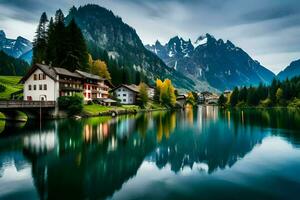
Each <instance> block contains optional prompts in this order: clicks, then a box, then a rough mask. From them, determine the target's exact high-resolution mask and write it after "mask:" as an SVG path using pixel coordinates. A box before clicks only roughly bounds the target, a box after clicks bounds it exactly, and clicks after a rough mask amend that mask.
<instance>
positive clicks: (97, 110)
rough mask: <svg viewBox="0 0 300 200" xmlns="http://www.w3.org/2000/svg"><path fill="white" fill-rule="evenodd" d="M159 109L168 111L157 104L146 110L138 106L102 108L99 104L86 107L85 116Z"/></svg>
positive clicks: (151, 104) (150, 105) (152, 104)
mask: <svg viewBox="0 0 300 200" xmlns="http://www.w3.org/2000/svg"><path fill="white" fill-rule="evenodd" d="M159 109H167V108H166V107H164V106H162V105H159V104H155V103H152V102H151V103H149V104H148V106H147V107H146V108H144V109H142V108H140V107H139V106H136V105H122V106H102V105H98V104H92V105H84V108H83V115H85V116H97V115H101V114H104V113H109V112H113V111H114V112H129V113H134V112H141V111H150V110H159Z"/></svg>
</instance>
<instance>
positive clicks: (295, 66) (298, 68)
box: [277, 59, 300, 80]
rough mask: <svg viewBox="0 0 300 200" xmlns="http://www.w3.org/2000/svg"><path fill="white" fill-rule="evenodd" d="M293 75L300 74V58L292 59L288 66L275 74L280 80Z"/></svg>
mask: <svg viewBox="0 0 300 200" xmlns="http://www.w3.org/2000/svg"><path fill="white" fill-rule="evenodd" d="M294 76H300V59H299V60H296V61H293V62H292V63H291V64H290V65H289V66H287V67H286V68H285V69H284V70H283V71H281V72H279V74H278V75H277V77H278V78H279V79H280V80H285V79H287V78H292V77H294Z"/></svg>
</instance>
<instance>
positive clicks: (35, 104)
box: [0, 100, 55, 108]
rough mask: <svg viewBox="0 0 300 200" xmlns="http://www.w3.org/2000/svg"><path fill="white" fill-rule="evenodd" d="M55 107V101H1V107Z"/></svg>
mask: <svg viewBox="0 0 300 200" xmlns="http://www.w3.org/2000/svg"><path fill="white" fill-rule="evenodd" d="M39 107H55V101H20V100H19V101H16V100H10V101H0V108H39Z"/></svg>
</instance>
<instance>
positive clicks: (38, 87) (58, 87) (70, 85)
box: [20, 64, 83, 101]
mask: <svg viewBox="0 0 300 200" xmlns="http://www.w3.org/2000/svg"><path fill="white" fill-rule="evenodd" d="M82 81H83V79H82V77H81V76H79V75H78V74H77V73H72V72H70V71H68V70H66V69H63V68H58V67H52V66H48V65H43V64H35V65H33V67H32V68H31V69H30V70H29V71H28V72H27V74H26V75H25V76H24V77H23V78H22V79H21V80H20V83H23V84H24V90H23V96H24V100H27V101H56V100H57V98H58V97H59V96H71V95H74V94H75V93H78V92H82V89H83V88H82Z"/></svg>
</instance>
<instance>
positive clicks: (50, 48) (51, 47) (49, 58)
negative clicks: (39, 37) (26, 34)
mask: <svg viewBox="0 0 300 200" xmlns="http://www.w3.org/2000/svg"><path fill="white" fill-rule="evenodd" d="M54 31H55V26H54V21H53V18H52V17H51V18H50V22H49V24H48V29H47V32H48V34H47V48H46V63H47V64H52V62H53V60H54V58H55V45H56V44H55V38H54Z"/></svg>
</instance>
